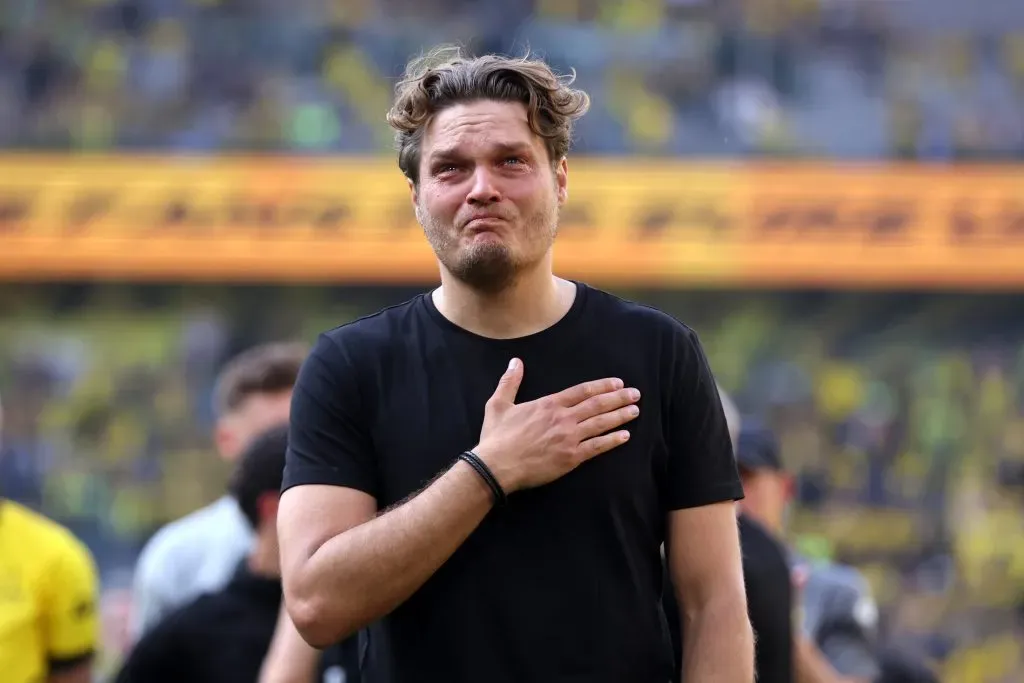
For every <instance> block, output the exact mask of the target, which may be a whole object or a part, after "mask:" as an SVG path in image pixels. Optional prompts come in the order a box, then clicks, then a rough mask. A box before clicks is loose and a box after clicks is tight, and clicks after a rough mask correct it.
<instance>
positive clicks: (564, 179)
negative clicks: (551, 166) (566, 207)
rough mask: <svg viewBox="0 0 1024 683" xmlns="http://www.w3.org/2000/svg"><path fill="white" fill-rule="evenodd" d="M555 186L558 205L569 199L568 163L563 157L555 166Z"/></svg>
mask: <svg viewBox="0 0 1024 683" xmlns="http://www.w3.org/2000/svg"><path fill="white" fill-rule="evenodd" d="M555 186H556V187H557V188H558V205H559V206H562V205H563V204H565V202H566V200H568V199H569V162H568V160H567V159H566V158H565V157H562V160H561V161H559V162H558V164H557V165H556V166H555Z"/></svg>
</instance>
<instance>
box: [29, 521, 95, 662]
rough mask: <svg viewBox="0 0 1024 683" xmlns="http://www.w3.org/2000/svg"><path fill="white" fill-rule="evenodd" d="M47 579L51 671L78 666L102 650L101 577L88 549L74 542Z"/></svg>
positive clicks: (69, 542) (57, 559)
mask: <svg viewBox="0 0 1024 683" xmlns="http://www.w3.org/2000/svg"><path fill="white" fill-rule="evenodd" d="M60 548H61V552H60V554H59V555H57V556H56V557H55V559H54V561H53V563H52V565H51V568H50V572H49V574H48V576H47V578H46V603H45V614H44V625H43V628H44V633H45V638H46V652H47V658H48V659H49V663H50V669H51V671H60V670H62V669H65V668H68V667H71V666H75V665H77V664H79V663H81V662H83V661H85V660H86V659H88V658H89V657H90V656H92V655H93V654H94V653H95V652H96V651H97V650H98V647H99V638H100V633H99V576H98V574H97V571H96V566H95V563H94V561H93V558H92V555H91V554H90V552H89V550H88V548H86V547H85V546H84V545H83V544H82V543H81V542H79V541H78V540H77V539H74V538H68V539H67V542H66V543H64V544H62V545H61V546H60Z"/></svg>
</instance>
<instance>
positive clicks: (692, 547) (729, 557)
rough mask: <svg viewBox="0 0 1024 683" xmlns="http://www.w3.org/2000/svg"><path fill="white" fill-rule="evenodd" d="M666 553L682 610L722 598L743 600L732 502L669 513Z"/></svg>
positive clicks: (734, 511)
mask: <svg viewBox="0 0 1024 683" xmlns="http://www.w3.org/2000/svg"><path fill="white" fill-rule="evenodd" d="M666 554H667V557H668V563H669V572H670V574H671V576H672V583H673V586H674V587H675V591H676V595H677V596H678V598H679V601H680V603H681V607H682V608H683V609H686V610H690V609H697V608H699V607H700V606H702V605H705V604H707V603H708V602H709V601H711V600H712V599H714V598H716V597H721V596H723V595H729V596H731V597H734V598H743V596H744V594H745V592H744V585H743V567H742V559H741V554H740V540H739V531H738V527H737V521H736V508H735V503H732V502H724V503H715V504H712V505H703V506H700V507H694V508H687V509H684V510H674V511H672V512H670V513H669V517H668V540H667V543H666ZM744 599H745V598H744Z"/></svg>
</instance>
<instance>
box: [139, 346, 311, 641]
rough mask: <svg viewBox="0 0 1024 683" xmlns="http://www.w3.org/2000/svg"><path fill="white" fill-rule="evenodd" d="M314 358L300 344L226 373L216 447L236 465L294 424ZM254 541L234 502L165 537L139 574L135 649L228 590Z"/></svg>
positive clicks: (225, 501)
mask: <svg viewBox="0 0 1024 683" xmlns="http://www.w3.org/2000/svg"><path fill="white" fill-rule="evenodd" d="M306 351H307V350H306V348H305V347H304V346H303V345H301V344H296V343H275V344H267V345H264V346H258V347H254V348H252V349H249V350H248V351H245V352H243V353H242V354H240V355H239V356H237V357H236V358H234V359H233V360H231V361H230V362H229V363H228V364H227V365H226V366H225V368H224V370H223V371H222V372H221V374H220V376H219V377H218V379H217V383H216V387H215V390H214V407H215V409H216V412H217V422H216V426H215V428H214V442H215V444H216V447H217V451H218V453H219V454H220V457H222V458H224V459H225V460H226V461H228V462H235V461H236V460H237V459H238V456H239V454H240V453H242V451H243V450H245V448H246V447H247V446H248V445H249V442H250V441H251V440H252V439H253V437H255V436H256V435H257V434H259V433H260V432H262V431H263V430H265V429H267V428H268V427H270V426H272V425H275V424H279V423H281V422H286V421H287V420H288V413H289V409H290V404H291V392H292V387H293V385H294V384H295V378H296V376H297V375H298V372H299V367H300V366H301V365H302V361H303V359H304V358H305V356H306ZM252 540H253V532H252V529H251V527H250V526H249V524H248V523H247V522H246V520H245V516H244V515H242V513H241V511H240V510H239V509H238V504H237V503H236V502H235V500H234V499H232V498H231V497H230V496H223V497H221V498H220V499H218V500H217V501H215V502H213V503H212V504H210V505H208V506H207V507H205V508H203V509H201V510H199V511H197V512H194V513H192V514H190V515H188V516H186V517H184V518H182V519H180V520H178V521H176V522H173V523H171V524H169V525H167V526H165V527H164V528H162V529H161V530H160V531H158V532H157V533H156V534H155V535H154V536H153V538H152V539H150V541H149V543H147V544H146V547H145V548H144V549H143V551H142V554H141V555H140V557H139V561H138V564H137V566H136V571H135V581H134V586H133V593H134V595H133V602H134V606H133V620H132V625H131V631H132V638H133V641H137V640H138V639H139V638H140V637H142V635H143V634H144V633H145V632H146V631H147V630H149V629H150V628H152V627H153V626H155V625H156V624H157V623H159V621H160V619H162V618H163V617H164V616H166V615H167V614H168V613H169V612H171V611H172V610H174V609H175V608H177V607H180V606H181V605H183V604H185V603H186V602H189V601H190V600H192V599H193V598H195V597H196V596H198V595H199V594H201V593H204V592H207V591H215V590H218V589H220V588H222V587H223V586H224V585H225V584H226V583H227V582H228V580H229V579H230V578H231V577H232V575H233V574H234V572H235V569H236V568H237V567H238V563H239V562H240V561H241V560H242V559H243V558H244V557H245V556H246V553H248V552H249V548H250V547H251V544H252Z"/></svg>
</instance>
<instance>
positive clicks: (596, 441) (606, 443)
mask: <svg viewBox="0 0 1024 683" xmlns="http://www.w3.org/2000/svg"><path fill="white" fill-rule="evenodd" d="M627 441H629V432H627V431H626V430H625V429H623V430H620V431H617V432H612V433H611V434H603V435H602V436H595V437H594V438H593V439H587V440H586V441H584V442H583V443H581V444H580V445H579V449H578V450H577V457H578V459H579V462H583V461H585V460H590V459H591V458H593V457H596V456H598V455H601V454H602V453H607V452H608V451H610V450H612V449H613V448H615V447H616V446H621V445H622V444H624V443H626V442H627Z"/></svg>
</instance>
